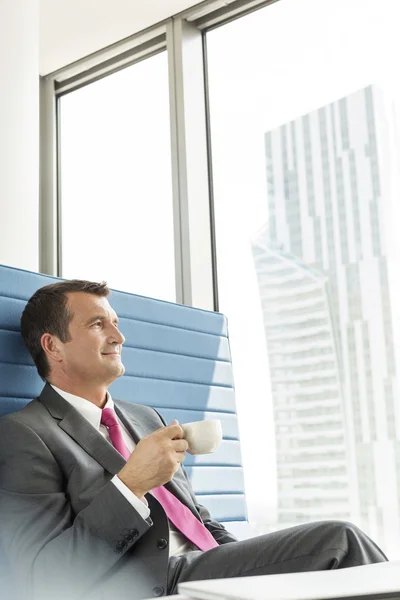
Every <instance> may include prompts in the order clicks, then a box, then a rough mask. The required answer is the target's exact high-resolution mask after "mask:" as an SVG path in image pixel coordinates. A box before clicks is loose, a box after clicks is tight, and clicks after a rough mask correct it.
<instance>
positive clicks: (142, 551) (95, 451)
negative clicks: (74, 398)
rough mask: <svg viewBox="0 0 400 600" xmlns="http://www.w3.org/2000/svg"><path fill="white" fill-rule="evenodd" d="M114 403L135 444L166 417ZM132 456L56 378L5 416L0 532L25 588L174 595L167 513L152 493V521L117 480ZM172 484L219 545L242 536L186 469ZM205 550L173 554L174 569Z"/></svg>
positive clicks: (0, 437)
mask: <svg viewBox="0 0 400 600" xmlns="http://www.w3.org/2000/svg"><path fill="white" fill-rule="evenodd" d="M115 410H116V412H117V414H118V416H119V418H120V419H121V421H122V422H123V423H124V425H125V426H126V428H127V429H128V431H129V432H130V434H131V435H132V438H133V439H134V440H135V442H136V443H137V442H138V441H139V440H140V439H141V438H142V437H143V436H145V435H147V434H149V433H151V432H152V431H154V430H156V429H159V427H160V426H162V425H163V424H165V423H164V422H163V421H162V419H161V417H160V415H159V414H158V413H157V412H156V411H155V410H154V409H152V408H149V407H147V406H141V405H138V404H131V403H126V402H121V401H115ZM124 463H125V460H124V459H123V458H122V456H121V455H120V454H119V453H118V452H117V451H116V450H115V448H114V447H113V446H112V445H111V444H110V443H109V442H107V440H105V439H104V438H103V436H102V435H101V434H100V433H99V432H98V431H96V430H95V429H94V428H93V427H92V426H91V425H90V424H89V423H88V422H87V421H86V419H85V418H84V417H83V416H82V415H81V414H80V413H79V412H78V411H77V410H76V409H75V408H73V407H72V406H71V405H70V404H69V403H68V402H67V401H66V400H65V399H64V398H62V397H61V396H60V395H59V394H57V392H56V391H55V390H54V389H53V388H52V387H51V386H49V385H46V386H45V387H44V389H43V391H42V393H41V395H40V396H39V397H38V398H36V399H35V400H33V401H32V402H30V403H29V404H28V405H27V406H26V407H25V408H24V409H22V410H20V411H18V412H16V413H13V414H11V415H8V416H6V417H3V418H2V419H0V536H1V542H2V544H3V547H4V550H5V553H6V556H7V557H8V559H9V564H10V565H11V566H12V568H13V569H14V571H15V574H16V576H17V580H18V582H19V583H20V584H21V586H22V590H23V592H24V595H28V597H30V598H35V599H38V600H43V599H44V600H47V598H48V599H50V598H51V599H52V600H55V599H57V600H60V599H64V598H65V599H66V600H71V599H75V598H79V597H85V598H86V599H88V598H91V597H93V598H97V599H99V598H107V599H110V598H118V600H124V599H125V598H126V599H128V598H129V600H133V599H135V598H150V597H152V596H161V595H164V594H165V593H166V591H167V573H168V568H169V567H168V563H169V550H168V546H169V544H168V541H169V526H168V520H167V517H166V514H165V512H164V510H163V508H162V507H161V505H160V504H159V503H158V502H157V500H156V499H155V498H154V497H153V496H151V495H150V494H148V495H147V500H148V502H149V506H150V509H151V515H150V518H149V519H148V520H144V519H143V518H142V517H141V516H140V515H139V513H138V512H137V511H136V510H135V509H134V508H133V507H132V506H131V504H130V503H129V502H128V501H127V500H126V499H125V498H124V497H123V495H122V494H121V493H120V492H119V491H118V489H117V488H116V487H115V486H114V484H113V483H111V482H110V480H111V478H112V477H113V476H114V475H115V474H116V473H118V472H119V471H120V470H121V468H122V467H123V465H124ZM167 487H168V489H169V490H170V491H171V492H172V493H173V494H175V496H177V497H178V498H179V499H180V500H181V502H183V503H184V504H185V505H186V506H187V507H188V508H189V509H190V510H191V511H192V512H193V514H194V515H195V516H196V517H197V518H198V519H199V520H202V521H203V523H204V525H205V526H206V527H207V529H209V531H210V532H211V534H212V535H213V536H214V538H215V539H216V540H217V542H219V543H220V544H223V543H227V542H232V541H235V540H236V538H235V537H234V536H233V535H231V534H230V533H228V532H227V531H226V530H225V529H224V527H223V526H222V525H220V524H219V523H217V522H216V521H214V520H213V519H212V518H211V516H210V514H209V512H208V511H207V509H206V508H205V507H203V506H201V505H200V504H198V502H197V500H196V498H195V495H194V493H193V490H192V488H191V485H190V483H189V480H188V478H187V476H186V474H185V471H184V469H183V468H182V467H180V468H179V470H178V471H177V473H176V474H175V476H174V478H173V480H172V481H171V482H170V483H168V484H167ZM197 556H198V553H197V552H191V553H189V554H187V555H184V556H183V557H181V558H179V559H178V563H179V564H178V563H177V560H175V559H174V560H173V563H174V565H175V566H174V568H175V569H176V565H177V564H178V567H179V568H178V570H182V569H183V568H185V566H188V565H189V564H190V563H191V561H193V560H195V558H196V557H197Z"/></svg>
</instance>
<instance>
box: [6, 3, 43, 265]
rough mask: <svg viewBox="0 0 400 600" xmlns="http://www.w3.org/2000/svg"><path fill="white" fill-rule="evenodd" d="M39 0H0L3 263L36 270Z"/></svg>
mask: <svg viewBox="0 0 400 600" xmlns="http://www.w3.org/2000/svg"><path fill="white" fill-rule="evenodd" d="M38 14H39V9H38V0H0V86H1V93H0V264H6V265H11V266H15V267H20V268H25V269H31V270H38V267H39V250H38V214H39V209H38V203H39V26H38V21H39V19H38Z"/></svg>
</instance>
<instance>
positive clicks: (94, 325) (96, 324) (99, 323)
mask: <svg viewBox="0 0 400 600" xmlns="http://www.w3.org/2000/svg"><path fill="white" fill-rule="evenodd" d="M99 326H101V321H96V322H95V323H93V325H92V327H99Z"/></svg>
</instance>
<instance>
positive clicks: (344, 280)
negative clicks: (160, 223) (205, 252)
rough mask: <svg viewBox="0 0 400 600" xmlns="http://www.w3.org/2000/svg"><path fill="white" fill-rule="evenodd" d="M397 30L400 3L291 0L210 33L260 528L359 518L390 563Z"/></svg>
mask: <svg viewBox="0 0 400 600" xmlns="http://www.w3.org/2000/svg"><path fill="white" fill-rule="evenodd" d="M396 23H397V20H396V3H393V2H392V1H391V0H381V1H380V2H375V1H363V2H361V1H360V0H338V1H337V2H335V3H334V4H332V2H329V1H328V0H302V1H301V2H298V0H280V1H279V2H277V3H275V4H273V5H271V6H269V7H265V8H263V9H262V10H259V11H257V12H255V13H253V14H251V15H248V16H246V17H244V18H242V19H239V20H237V21H234V22H232V23H230V24H227V25H226V26H224V27H221V28H219V29H216V30H214V31H211V32H209V33H208V34H207V48H208V63H209V73H208V74H209V87H210V108H211V133H212V153H213V171H214V186H215V218H216V236H217V262H218V275H219V297H220V310H221V311H222V312H224V313H225V314H226V315H227V316H228V319H229V325H230V337H231V346H232V355H233V361H234V369H235V380H236V388H237V394H238V410H239V416H240V425H241V434H242V439H243V441H244V444H243V453H244V455H243V459H244V466H245V477H246V486H247V495H248V501H249V515H250V520H251V522H252V524H253V525H254V526H255V528H256V530H257V531H258V532H260V533H261V532H268V531H271V530H273V529H277V528H281V527H287V526H291V525H295V524H298V523H303V522H307V521H314V520H321V519H332V518H333V519H340V520H351V521H353V522H355V523H356V524H357V525H359V526H361V527H362V528H363V529H364V530H365V531H366V532H367V533H368V534H370V535H371V536H372V537H373V538H374V539H375V540H376V541H378V542H379V543H380V544H381V546H382V547H383V549H384V550H385V551H386V552H387V553H388V555H389V556H390V557H391V558H400V546H399V539H400V415H399V390H398V373H399V357H400V352H399V350H400V348H399V340H400V337H399V333H400V331H399V325H400V314H399V311H400V298H399V291H400V281H399V277H400V271H399V268H398V260H399V257H400V248H399V244H400V236H399V234H398V229H399V223H400V219H399V216H400V215H399V211H400V205H399V202H398V194H399V154H398V140H399V138H398V128H397V123H398V122H399V107H400V104H399V103H400V84H399V82H400V78H399V77H398V74H397V73H398V68H397V57H398V56H399V51H400V38H399V36H398V33H397V31H396ZM299 24H301V26H300V25H299Z"/></svg>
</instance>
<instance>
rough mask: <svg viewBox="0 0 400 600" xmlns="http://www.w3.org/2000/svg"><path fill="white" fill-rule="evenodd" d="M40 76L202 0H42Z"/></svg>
mask: <svg viewBox="0 0 400 600" xmlns="http://www.w3.org/2000/svg"><path fill="white" fill-rule="evenodd" d="M39 3H40V74H41V75H47V74H48V73H51V72H52V71H55V70H57V69H60V68H61V67H64V66H65V65H68V64H70V63H71V62H74V61H75V60H78V59H79V58H82V57H84V56H87V55H88V54H91V53H92V52H95V51H96V50H100V49H101V48H105V47H106V46H109V45H110V44H113V43H114V42H117V41H119V40H122V39H123V38H125V37H128V36H130V35H132V34H133V33H137V32H138V31H141V30H142V29H146V28H147V27H150V26H151V25H154V24H156V23H158V22H160V21H163V20H164V19H167V18H168V17H171V16H172V15H175V14H177V13H179V12H181V11H182V10H185V9H187V8H190V7H191V6H194V5H196V4H199V3H200V2H199V0H39Z"/></svg>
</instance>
